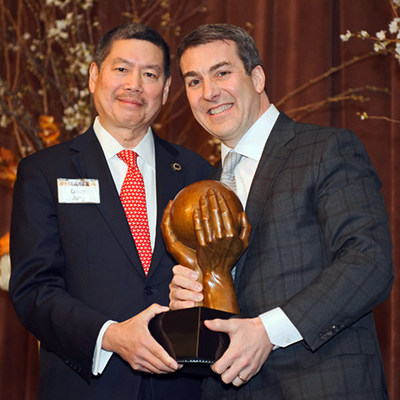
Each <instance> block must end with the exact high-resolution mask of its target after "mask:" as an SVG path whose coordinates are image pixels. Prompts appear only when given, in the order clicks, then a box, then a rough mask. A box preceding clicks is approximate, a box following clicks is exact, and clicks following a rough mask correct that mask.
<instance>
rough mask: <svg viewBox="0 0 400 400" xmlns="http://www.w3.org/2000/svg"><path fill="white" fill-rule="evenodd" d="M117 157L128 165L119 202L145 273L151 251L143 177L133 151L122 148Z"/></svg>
mask: <svg viewBox="0 0 400 400" xmlns="http://www.w3.org/2000/svg"><path fill="white" fill-rule="evenodd" d="M118 157H119V158H120V159H121V160H122V161H123V162H124V163H126V164H127V165H128V171H127V173H126V176H125V179H124V183H123V184H122V188H121V193H120V198H121V203H122V205H123V207H124V210H125V214H126V218H127V220H128V223H129V226H130V228H131V232H132V236H133V239H134V240H135V244H136V248H137V251H138V253H139V257H140V260H141V261H142V265H143V269H144V273H145V274H146V275H147V273H148V272H149V268H150V262H151V255H152V254H151V253H152V252H151V242H150V231H149V222H148V219H147V208H146V193H145V190H144V182H143V177H142V174H141V173H140V171H139V168H138V166H137V164H136V158H137V154H136V153H135V152H134V151H132V150H122V151H120V152H119V153H118Z"/></svg>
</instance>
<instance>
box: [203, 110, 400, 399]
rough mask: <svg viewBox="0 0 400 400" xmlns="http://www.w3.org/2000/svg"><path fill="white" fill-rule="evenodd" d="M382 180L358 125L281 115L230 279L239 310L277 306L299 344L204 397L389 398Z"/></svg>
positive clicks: (213, 384) (388, 265) (387, 246)
mask: <svg viewBox="0 0 400 400" xmlns="http://www.w3.org/2000/svg"><path fill="white" fill-rule="evenodd" d="M380 187H381V183H380V180H379V178H378V176H377V174H376V171H375V169H374V168H373V166H372V164H371V162H370V160H369V158H368V155H367V153H366V151H365V149H364V147H363V145H362V144H361V142H360V141H359V140H358V139H357V137H356V136H355V135H354V134H353V133H352V132H350V131H347V130H341V129H334V128H322V127H319V126H315V125H309V124H299V123H295V122H294V121H293V120H291V119H290V118H288V117H287V116H286V115H284V114H282V113H281V115H280V116H279V118H278V120H277V122H276V124H275V126H274V128H273V130H272V132H271V134H270V137H269V139H268V141H267V143H266V145H265V148H264V151H263V155H262V158H261V160H260V163H259V166H258V169H257V171H256V174H255V177H254V180H253V183H252V186H251V189H250V193H249V198H248V202H247V206H246V212H247V215H248V218H249V221H250V223H251V224H252V228H253V229H252V233H251V238H250V244H249V247H248V249H247V251H246V253H245V254H244V255H243V256H242V258H241V260H240V261H239V263H238V265H237V268H236V280H235V286H236V292H237V296H238V301H239V305H240V309H241V314H243V315H244V316H249V317H255V316H257V315H259V314H261V313H263V312H265V311H268V310H271V309H273V308H275V307H281V308H282V309H283V311H284V312H285V313H286V315H287V316H288V317H289V318H290V320H291V321H292V322H293V323H294V325H295V326H296V327H297V328H298V330H299V331H300V333H301V335H302V336H303V339H304V340H302V341H301V342H298V343H296V344H294V345H292V346H289V347H287V348H281V349H277V350H275V351H273V352H272V353H271V355H270V356H269V358H268V359H267V361H266V363H265V364H264V366H263V367H262V369H261V371H260V372H259V373H258V374H257V375H256V376H255V377H253V379H251V380H250V381H249V382H248V383H247V384H245V385H243V386H241V387H240V388H234V387H233V386H232V385H230V386H227V385H223V384H222V383H221V381H220V380H219V379H218V378H209V379H208V380H207V382H206V384H205V387H204V391H203V397H204V398H205V399H218V400H221V399H246V400H247V399H263V400H265V399H272V400H278V399H285V400H288V399H291V400H302V399H304V400H311V399H316V400H317V399H318V400H321V399H324V400H326V399H332V400H333V399H337V400H339V399H340V400H344V399H349V400H355V399H360V400H361V399H362V400H367V399H386V398H387V390H386V383H385V377H384V372H383V366H382V360H381V355H380V350H379V344H378V340H377V336H376V331H375V326H374V321H373V316H372V309H373V308H374V307H375V306H376V305H378V304H379V303H380V302H382V301H383V300H385V299H386V298H387V297H388V295H389V293H390V289H391V286H392V282H393V265H392V244H391V237H390V232H389V227H388V218H387V213H386V210H385V205H384V201H383V197H382V194H381V191H380Z"/></svg>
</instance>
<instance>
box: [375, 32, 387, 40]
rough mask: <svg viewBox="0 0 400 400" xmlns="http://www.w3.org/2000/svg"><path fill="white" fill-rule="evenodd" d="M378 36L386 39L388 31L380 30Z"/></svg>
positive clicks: (380, 38)
mask: <svg viewBox="0 0 400 400" xmlns="http://www.w3.org/2000/svg"><path fill="white" fill-rule="evenodd" d="M376 37H377V38H378V39H379V40H385V39H386V31H384V30H381V31H379V32H376Z"/></svg>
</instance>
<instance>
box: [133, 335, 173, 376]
mask: <svg viewBox="0 0 400 400" xmlns="http://www.w3.org/2000/svg"><path fill="white" fill-rule="evenodd" d="M136 366H137V369H140V370H148V371H150V372H151V373H155V374H165V373H171V372H175V371H176V370H177V369H178V368H179V366H178V363H177V362H176V360H174V359H173V358H172V357H171V356H170V355H169V354H168V353H167V352H166V351H165V350H164V349H163V348H162V347H161V345H160V344H159V343H158V342H157V341H156V340H155V339H154V338H153V337H150V339H149V341H148V347H147V348H146V347H143V348H142V351H141V353H140V354H139V357H138V358H137V360H136Z"/></svg>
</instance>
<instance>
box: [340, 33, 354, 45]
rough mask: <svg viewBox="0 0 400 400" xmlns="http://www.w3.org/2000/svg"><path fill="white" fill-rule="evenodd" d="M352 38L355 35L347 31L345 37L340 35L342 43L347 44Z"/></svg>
mask: <svg viewBox="0 0 400 400" xmlns="http://www.w3.org/2000/svg"><path fill="white" fill-rule="evenodd" d="M352 36H353V34H352V33H351V32H350V31H349V30H347V31H346V33H345V34H344V35H340V40H341V41H342V42H347V41H348V40H349V39H350V38H351V37H352Z"/></svg>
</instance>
